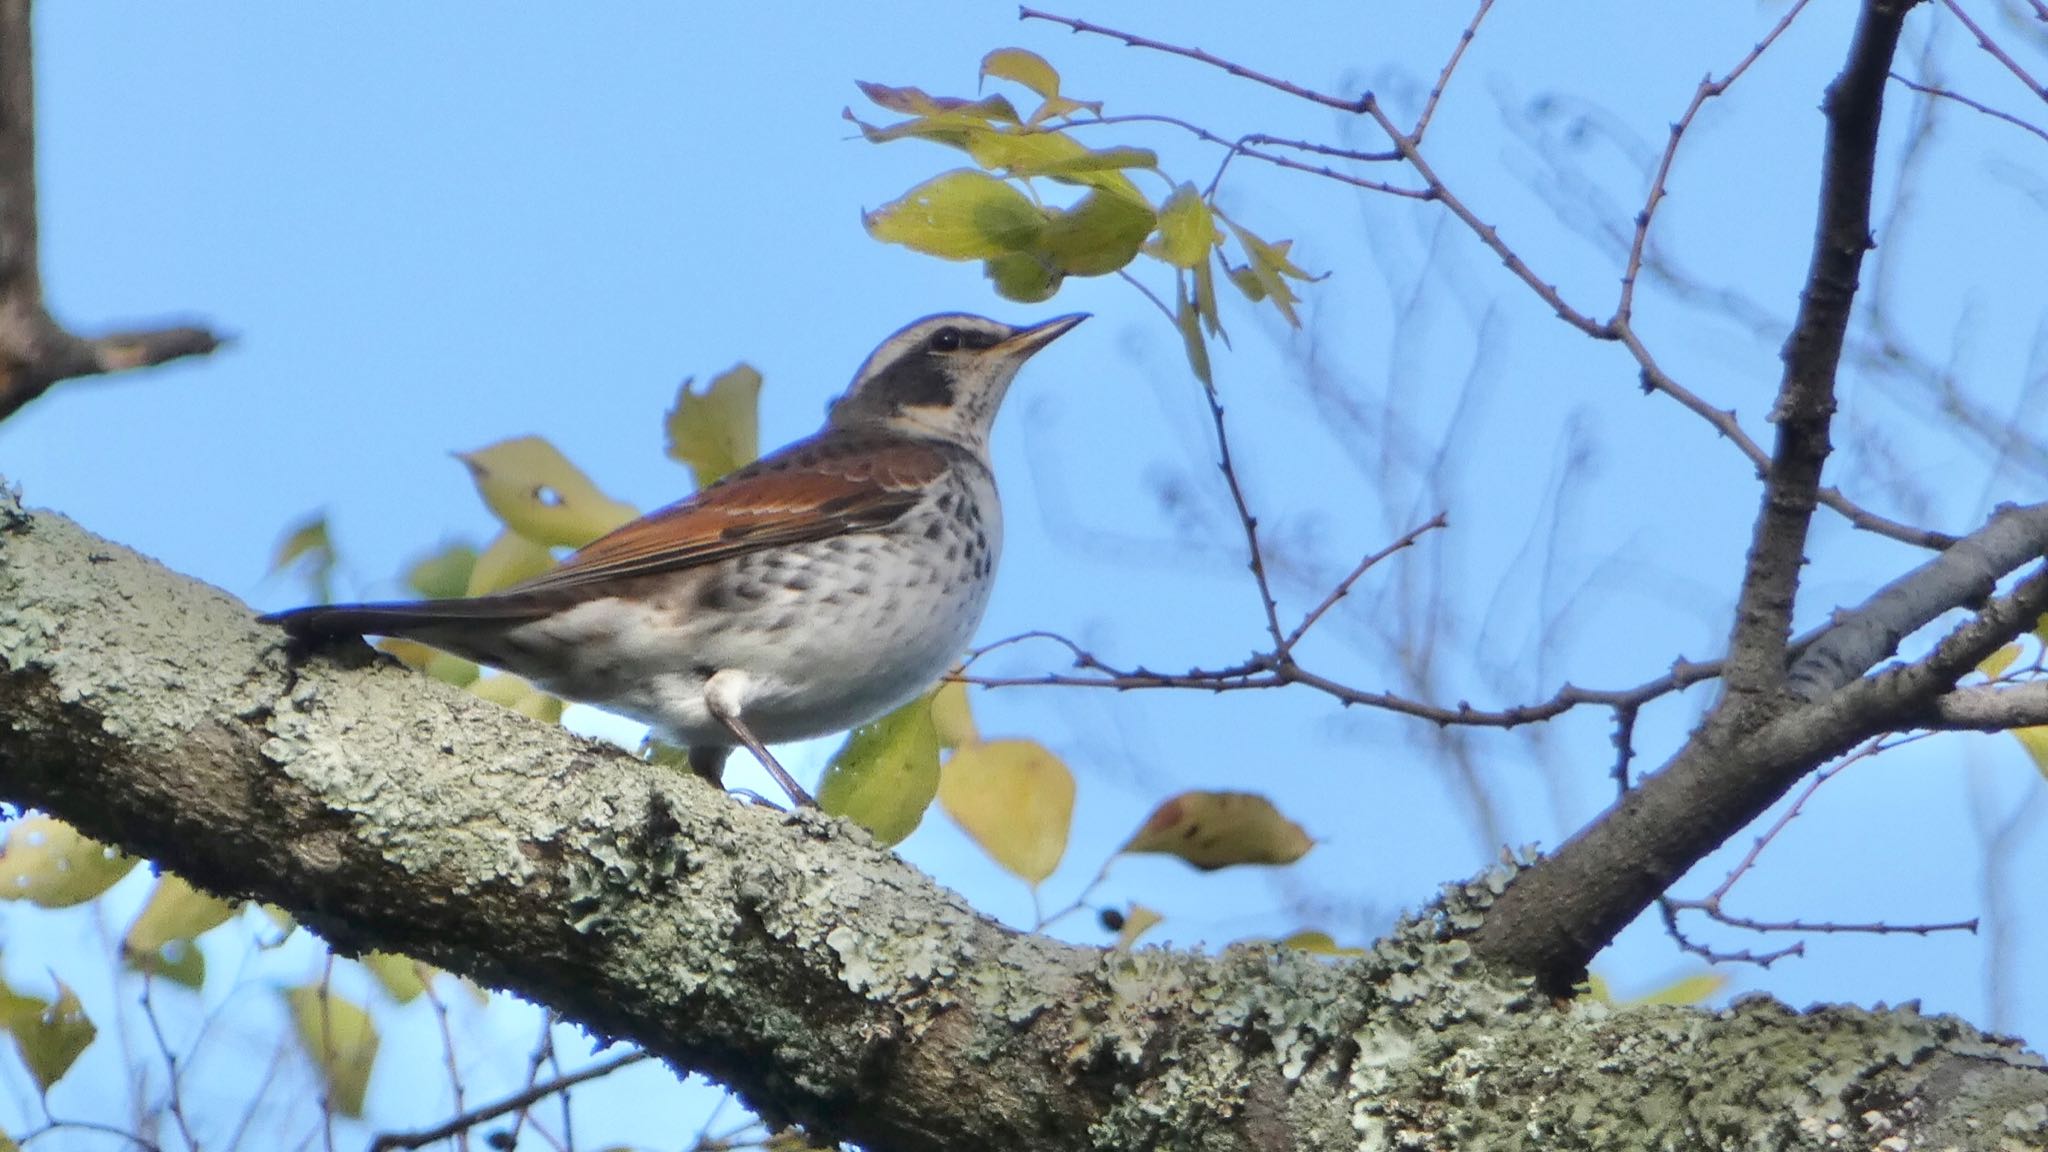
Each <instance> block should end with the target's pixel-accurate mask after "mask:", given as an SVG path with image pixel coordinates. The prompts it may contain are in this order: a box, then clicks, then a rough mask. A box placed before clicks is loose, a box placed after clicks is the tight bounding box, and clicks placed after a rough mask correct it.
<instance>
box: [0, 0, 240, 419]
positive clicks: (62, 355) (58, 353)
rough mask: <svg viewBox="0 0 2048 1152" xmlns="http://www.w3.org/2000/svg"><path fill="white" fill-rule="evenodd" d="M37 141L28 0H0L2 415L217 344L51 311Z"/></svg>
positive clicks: (192, 333)
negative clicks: (75, 325) (107, 326)
mask: <svg viewBox="0 0 2048 1152" xmlns="http://www.w3.org/2000/svg"><path fill="white" fill-rule="evenodd" d="M35 141H36V136H35V77H34V71H33V54H32V52H31V50H30V19H29V0H0V420H5V419H6V418H7V417H9V416H12V415H13V414H14V413H15V412H17V411H19V410H20V409H21V408H22V406H23V405H26V404H28V403H29V402H30V401H32V400H34V399H36V398H37V397H39V396H41V395H42V394H43V393H45V392H47V391H49V389H50V388H51V386H53V385H55V384H57V383H58V382H59V381H62V380H68V379H72V378H74V377H79V376H95V375H100V374H103V373H108V372H122V371H126V370H128V369H131V368H146V367H149V366H151V365H156V364H162V363H165V362H166V361H170V360H176V359H179V358H181V357H185V356H203V355H205V354H207V353H209V352H212V351H213V350H214V349H216V348H218V347H219V346H220V344H221V339H220V337H219V336H217V335H215V334H214V333H213V332H211V331H209V330H207V329H205V328H200V327H194V326H189V325H181V326H176V327H165V328H148V329H138V330H135V331H126V332H113V333H108V334H107V335H104V336H99V337H94V338H85V337H80V336H77V335H74V334H72V333H71V332H68V331H66V330H65V329H64V328H63V327H62V326H60V325H59V324H58V323H57V322H56V320H54V319H52V318H51V316H50V313H49V310H48V308H46V307H45V306H44V303H43V283H42V272H41V269H40V267H39V260H40V256H39V251H38V243H39V241H38V225H37V222H36V165H35V151H36V143H35Z"/></svg>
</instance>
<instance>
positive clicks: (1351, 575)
mask: <svg viewBox="0 0 2048 1152" xmlns="http://www.w3.org/2000/svg"><path fill="white" fill-rule="evenodd" d="M1449 523H1450V516H1449V514H1448V513H1445V512H1439V513H1437V514H1436V515H1435V516H1432V517H1430V518H1429V521H1428V522H1427V523H1425V524H1423V525H1422V526H1421V527H1419V528H1415V529H1412V530H1410V531H1409V532H1408V533H1407V534H1406V535H1404V536H1402V537H1401V538H1400V539H1399V540H1396V541H1394V542H1393V543H1392V544H1389V545H1387V546H1386V547H1385V548H1382V549H1380V550H1379V551H1377V552H1374V553H1371V554H1370V555H1368V556H1366V557H1365V558H1364V559H1362V560H1360V561H1359V562H1358V563H1357V564H1355V565H1353V566H1352V568H1351V571H1349V572H1347V573H1345V574H1344V578H1343V579H1342V580H1339V581H1337V583H1336V586H1335V587H1333V588H1331V589H1330V592H1329V595H1327V596H1324V597H1323V599H1322V603H1320V604H1317V605H1316V606H1315V607H1314V608H1311V609H1309V611H1308V615H1306V616H1303V617H1302V618H1301V623H1299V624H1297V625H1295V626H1294V631H1292V632H1289V633H1288V634H1287V636H1286V638H1285V639H1283V640H1281V641H1280V647H1279V649H1278V650H1277V654H1278V655H1280V656H1281V657H1286V656H1287V655H1288V654H1289V653H1290V652H1292V651H1293V650H1294V646H1295V645H1296V644H1299V643H1301V638H1302V637H1303V636H1306V635H1308V630H1309V629H1311V628H1313V627H1315V626H1316V621H1318V620H1321V619H1322V618H1323V616H1324V615H1325V614H1326V613H1328V612H1329V611H1330V609H1332V608H1334V607H1336V606H1337V602H1338V601H1339V600H1342V599H1343V598H1344V597H1345V596H1346V595H1348V594H1349V593H1350V592H1351V586H1352V585H1353V584H1356V583H1358V579H1359V577H1361V576H1364V575H1365V574H1366V573H1367V572H1370V571H1372V569H1373V568H1374V567H1375V566H1376V565H1378V564H1379V562H1380V561H1382V560H1385V559H1386V558H1387V557H1389V556H1392V555H1393V554H1394V553H1396V552H1399V551H1401V550H1403V549H1405V548H1412V547H1414V545H1415V542H1416V541H1417V540H1420V539H1422V537H1423V536H1424V534H1426V533H1429V532H1433V531H1435V530H1436V529H1438V528H1443V527H1445V526H1447V525H1448V524H1449Z"/></svg>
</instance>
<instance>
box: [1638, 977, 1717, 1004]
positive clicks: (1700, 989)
mask: <svg viewBox="0 0 2048 1152" xmlns="http://www.w3.org/2000/svg"><path fill="white" fill-rule="evenodd" d="M1727 985H1728V973H1726V972H1699V973H1695V974H1693V975H1691V976H1681V977H1679V978H1678V979H1676V980H1673V981H1672V982H1671V983H1669V984H1666V985H1664V986H1663V987H1662V988H1657V989H1654V990H1652V991H1649V992H1645V993H1643V994H1642V995H1641V996H1637V997H1636V998H1634V999H1632V1000H1625V1001H1622V1003H1623V1004H1629V1005H1634V1004H1673V1005H1685V1004H1704V1003H1706V1002H1707V1001H1708V1000H1709V999H1711V998H1712V997H1713V996H1714V994H1715V993H1717V992H1719V991H1720V990H1721V989H1723V988H1725V987H1727Z"/></svg>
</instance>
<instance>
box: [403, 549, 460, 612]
mask: <svg viewBox="0 0 2048 1152" xmlns="http://www.w3.org/2000/svg"><path fill="white" fill-rule="evenodd" d="M476 561H477V551H476V549H475V548H473V547H471V546H469V545H468V544H464V543H462V542H460V541H457V542H454V543H451V544H444V545H442V546H441V550H440V551H438V552H435V553H432V554H431V555H427V556H422V557H420V558H419V559H418V560H415V561H413V564H412V567H410V568H407V569H406V570H405V586H406V587H408V588H410V589H412V590H413V591H415V592H417V593H419V594H420V595H422V596H425V597H426V598H427V599H429V600H447V599H449V598H451V597H455V596H463V595H467V594H468V591H469V574H470V573H471V572H472V571H474V570H475V568H476Z"/></svg>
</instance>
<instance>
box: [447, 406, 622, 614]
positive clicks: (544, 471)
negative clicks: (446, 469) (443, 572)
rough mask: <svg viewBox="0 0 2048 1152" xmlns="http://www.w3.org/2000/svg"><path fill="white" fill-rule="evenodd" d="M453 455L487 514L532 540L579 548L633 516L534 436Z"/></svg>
mask: <svg viewBox="0 0 2048 1152" xmlns="http://www.w3.org/2000/svg"><path fill="white" fill-rule="evenodd" d="M455 458H456V459H458V460H460V461H462V463H463V465H464V466H465V467H467V468H468V469H469V472H470V478H471V479H472V480H474V481H475V482H476V490H477V494H478V495H480V496H482V497H483V499H484V504H485V505H486V506H487V507H489V508H490V510H491V514H492V515H494V516H496V517H497V518H498V519H499V520H500V521H502V522H503V523H504V525H505V526H506V527H507V528H510V529H512V530H513V531H514V532H517V533H519V534H520V535H521V536H524V537H526V538H527V539H528V540H531V541H533V542H534V543H536V544H544V545H549V546H555V547H568V548H581V547H583V546H584V545H585V544H588V543H590V542H591V541H592V540H595V539H597V538H598V537H599V536H602V535H604V534H605V533H607V532H609V531H611V530H612V529H614V528H617V527H618V526H619V525H621V524H624V523H625V522H626V521H628V520H631V519H633V518H634V516H636V515H637V513H636V512H635V511H634V509H633V506H632V505H631V504H627V503H624V502H622V501H618V500H614V499H612V498H611V497H609V496H606V495H605V494H604V493H603V492H601V491H599V490H598V487H597V485H596V484H595V483H593V482H592V481H591V479H590V477H588V476H586V475H584V473H583V470H582V469H580V468H578V467H576V465H574V464H571V463H570V462H569V458H568V457H566V456H564V455H562V453H561V452H560V451H559V450H558V449H556V447H555V446H554V445H553V444H550V443H548V442H547V441H546V440H544V439H542V438H541V437H539V436H520V437H517V438H515V439H511V440H501V441H499V442H498V443H496V444H491V445H487V446H486V447H483V448H479V449H477V450H476V451H474V452H458V453H456V454H455ZM478 562H479V563H481V562H482V561H481V560H479V561H478ZM472 582H474V581H472Z"/></svg>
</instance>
